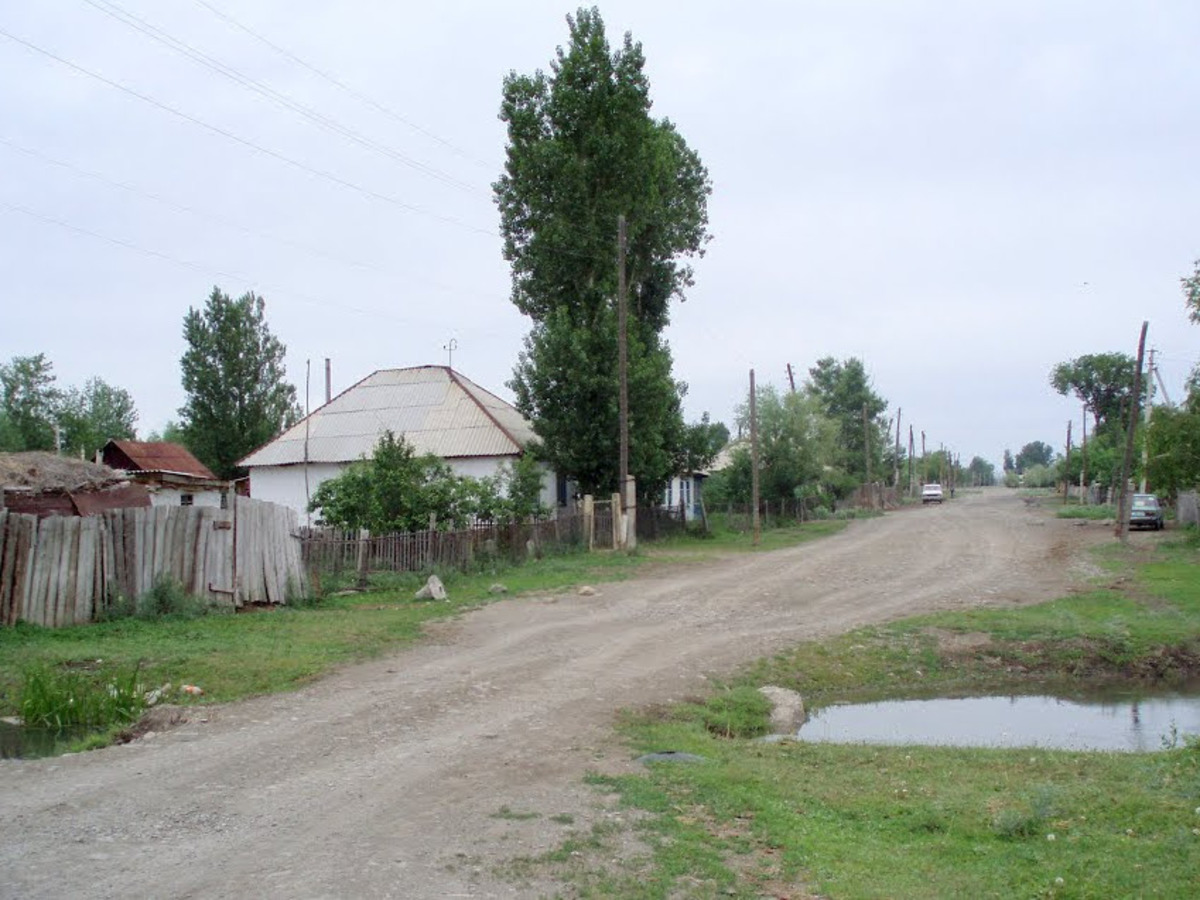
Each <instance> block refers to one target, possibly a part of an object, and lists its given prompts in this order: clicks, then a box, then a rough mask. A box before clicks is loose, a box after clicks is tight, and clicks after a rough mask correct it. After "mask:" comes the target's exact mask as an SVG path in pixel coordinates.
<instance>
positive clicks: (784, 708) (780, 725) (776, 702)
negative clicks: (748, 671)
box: [758, 684, 808, 734]
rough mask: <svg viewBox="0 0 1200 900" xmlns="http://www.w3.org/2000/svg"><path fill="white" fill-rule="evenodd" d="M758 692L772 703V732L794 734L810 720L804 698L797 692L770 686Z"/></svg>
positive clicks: (761, 688)
mask: <svg viewBox="0 0 1200 900" xmlns="http://www.w3.org/2000/svg"><path fill="white" fill-rule="evenodd" d="M758 692H759V693H760V694H762V695H763V696H764V697H766V698H767V699H768V700H770V701H771V731H772V732H774V733H775V734H792V733H794V732H796V731H798V730H799V729H800V726H801V725H803V724H804V723H805V722H806V721H807V720H808V713H806V712H805V711H804V698H802V697H801V696H800V695H799V694H797V693H796V692H795V691H793V690H790V689H788V688H784V687H778V686H776V685H773V684H768V685H764V686H763V687H760V688H759V689H758Z"/></svg>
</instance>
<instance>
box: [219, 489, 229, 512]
mask: <svg viewBox="0 0 1200 900" xmlns="http://www.w3.org/2000/svg"><path fill="white" fill-rule="evenodd" d="M221 509H229V491H221Z"/></svg>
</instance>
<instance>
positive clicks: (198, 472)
mask: <svg viewBox="0 0 1200 900" xmlns="http://www.w3.org/2000/svg"><path fill="white" fill-rule="evenodd" d="M110 447H116V448H117V450H119V451H120V453H121V454H123V455H124V456H125V459H124V460H120V461H119V462H118V460H119V457H117V456H116V455H115V454H110V453H109V452H108V451H109V448H110ZM101 454H102V455H103V457H104V460H105V462H107V463H108V464H109V465H112V466H114V467H116V468H122V469H127V470H130V471H139V472H174V473H176V474H179V475H195V476H196V477H197V478H216V477H217V476H216V475H214V474H213V473H212V472H211V471H210V470H209V468H208V466H206V465H204V463H202V462H200V460H198V459H196V457H194V456H192V454H191V453H190V452H189V451H188V449H187V448H186V447H182V446H180V445H179V444H171V443H168V442H166V441H116V440H113V441H109V442H108V444H106V445H105V447H104V449H103V450H102V451H101ZM125 462H128V463H130V465H124V464H123V463H125Z"/></svg>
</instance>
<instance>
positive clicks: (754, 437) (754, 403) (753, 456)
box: [750, 369, 761, 545]
mask: <svg viewBox="0 0 1200 900" xmlns="http://www.w3.org/2000/svg"><path fill="white" fill-rule="evenodd" d="M750 502H751V505H752V506H753V511H752V512H751V513H750V527H751V529H752V533H753V538H752V542H753V543H754V544H756V545H757V544H758V541H759V537H760V535H761V530H760V528H759V522H758V399H757V398H756V397H755V390H754V370H753V369H751V370H750Z"/></svg>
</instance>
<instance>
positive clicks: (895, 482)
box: [892, 407, 904, 493]
mask: <svg viewBox="0 0 1200 900" xmlns="http://www.w3.org/2000/svg"><path fill="white" fill-rule="evenodd" d="M903 412H904V410H903V409H901V408H900V407H897V408H896V453H895V455H894V456H893V457H892V487H894V488H895V489H896V491H897V493H899V491H900V415H901V413H903Z"/></svg>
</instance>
